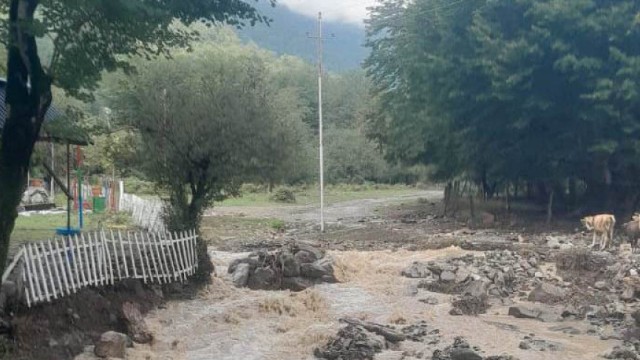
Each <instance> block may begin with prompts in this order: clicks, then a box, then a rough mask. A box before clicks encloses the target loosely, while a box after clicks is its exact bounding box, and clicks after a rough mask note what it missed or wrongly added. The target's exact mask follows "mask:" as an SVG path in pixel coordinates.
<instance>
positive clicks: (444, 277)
mask: <svg viewBox="0 0 640 360" xmlns="http://www.w3.org/2000/svg"><path fill="white" fill-rule="evenodd" d="M455 280H456V274H454V273H453V272H452V271H449V270H445V271H443V272H442V273H441V274H440V281H443V282H453V281H455Z"/></svg>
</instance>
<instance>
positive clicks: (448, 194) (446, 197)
mask: <svg viewBox="0 0 640 360" xmlns="http://www.w3.org/2000/svg"><path fill="white" fill-rule="evenodd" d="M450 201H451V181H449V182H447V186H445V187H444V211H443V216H447V210H448V208H449V202H450Z"/></svg>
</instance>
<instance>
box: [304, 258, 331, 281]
mask: <svg viewBox="0 0 640 360" xmlns="http://www.w3.org/2000/svg"><path fill="white" fill-rule="evenodd" d="M300 274H301V275H302V276H304V277H307V278H310V279H320V278H322V277H323V276H325V275H331V273H330V272H329V271H328V270H327V268H326V267H324V266H322V265H319V264H318V263H317V262H314V263H312V264H309V263H307V264H302V265H301V266H300Z"/></svg>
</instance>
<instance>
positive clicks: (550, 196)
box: [547, 190, 555, 226]
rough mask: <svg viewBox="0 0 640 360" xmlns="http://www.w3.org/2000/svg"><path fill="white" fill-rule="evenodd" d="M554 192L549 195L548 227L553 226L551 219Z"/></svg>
mask: <svg viewBox="0 0 640 360" xmlns="http://www.w3.org/2000/svg"><path fill="white" fill-rule="evenodd" d="M554 193H555V191H554V190H551V193H549V203H548V204H547V226H551V217H552V216H553V194H554Z"/></svg>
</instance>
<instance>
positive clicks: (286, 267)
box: [279, 252, 300, 277]
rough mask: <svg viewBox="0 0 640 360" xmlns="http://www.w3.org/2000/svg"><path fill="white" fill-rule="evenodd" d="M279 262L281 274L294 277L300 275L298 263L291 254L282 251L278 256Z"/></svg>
mask: <svg viewBox="0 0 640 360" xmlns="http://www.w3.org/2000/svg"><path fill="white" fill-rule="evenodd" d="M279 260H280V264H282V274H283V275H284V276H285V277H296V276H299V275H300V264H299V263H298V262H297V261H296V259H295V257H294V256H293V254H291V253H290V252H283V253H281V254H280V256H279Z"/></svg>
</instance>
